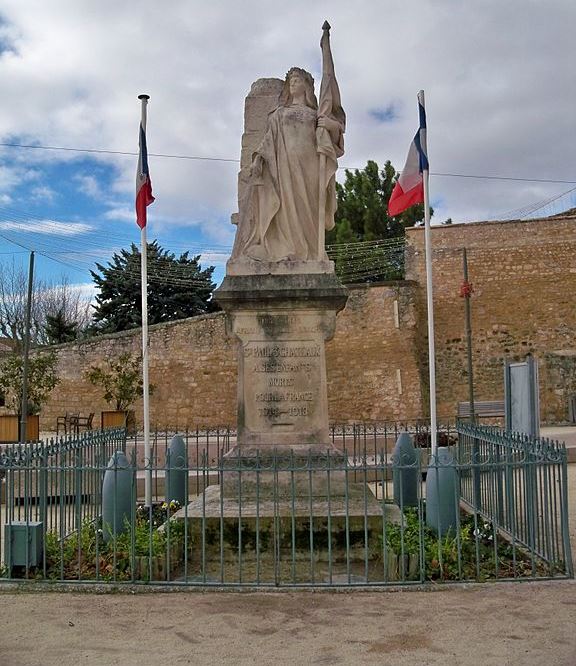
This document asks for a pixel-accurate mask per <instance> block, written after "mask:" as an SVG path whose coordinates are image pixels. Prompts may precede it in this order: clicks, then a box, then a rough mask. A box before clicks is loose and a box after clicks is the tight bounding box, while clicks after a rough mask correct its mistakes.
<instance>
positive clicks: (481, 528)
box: [381, 504, 550, 581]
mask: <svg viewBox="0 0 576 666" xmlns="http://www.w3.org/2000/svg"><path fill="white" fill-rule="evenodd" d="M424 511H425V504H424ZM381 541H382V542H384V541H385V543H386V550H387V554H388V557H389V558H390V560H391V569H392V570H394V569H396V572H397V576H398V578H399V579H402V578H405V579H406V580H419V579H420V576H421V572H420V557H421V554H422V555H423V558H424V559H423V567H422V568H423V578H424V579H425V580H428V581H456V580H478V581H484V580H489V579H491V578H492V579H494V578H523V577H530V576H533V575H538V576H546V575H548V574H549V573H550V570H549V568H547V567H546V566H545V565H544V563H543V562H542V561H534V562H533V561H532V560H531V558H530V556H529V554H528V553H526V552H525V551H522V550H521V549H520V548H518V547H514V546H513V545H512V544H511V543H510V542H509V541H508V540H506V539H504V538H503V537H501V536H500V535H499V534H498V531H497V530H496V528H495V527H494V525H493V524H492V523H491V522H490V521H488V522H486V520H485V519H483V518H482V516H480V515H478V514H475V515H470V514H469V513H466V512H461V513H460V524H459V529H458V530H457V531H449V532H448V533H447V534H445V535H444V536H443V537H438V535H437V534H436V532H435V530H433V529H431V528H430V527H428V526H427V525H426V521H425V520H420V517H419V513H418V510H417V509H415V508H407V509H405V510H404V520H403V522H402V523H401V524H400V525H391V526H390V527H389V528H388V530H387V532H386V537H385V539H384V538H382V539H381Z"/></svg>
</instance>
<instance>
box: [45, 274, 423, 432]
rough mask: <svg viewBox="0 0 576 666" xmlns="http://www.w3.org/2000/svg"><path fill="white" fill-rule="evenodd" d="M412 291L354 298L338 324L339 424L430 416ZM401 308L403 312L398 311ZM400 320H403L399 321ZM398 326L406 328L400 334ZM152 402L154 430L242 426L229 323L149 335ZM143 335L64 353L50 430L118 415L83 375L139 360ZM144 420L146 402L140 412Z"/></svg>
mask: <svg viewBox="0 0 576 666" xmlns="http://www.w3.org/2000/svg"><path fill="white" fill-rule="evenodd" d="M414 291H415V285H413V284H411V283H407V282H406V283H404V282H399V283H393V284H392V283H391V284H385V285H379V286H374V287H370V288H366V287H359V288H355V289H351V290H350V298H349V301H348V305H347V306H346V308H345V310H344V311H343V312H341V313H340V314H339V315H338V318H337V326H336V335H335V337H334V339H333V340H332V341H331V342H329V343H328V344H327V352H326V353H327V369H328V396H329V413H330V418H331V420H334V421H339V422H345V421H354V420H358V419H376V420H382V419H398V418H400V417H402V416H404V415H406V414H409V415H414V416H416V415H418V414H420V413H421V409H422V408H421V404H420V388H419V380H418V368H417V365H416V360H415V357H414V355H413V354H412V351H411V350H412V349H413V348H414V345H415V340H414V336H415V332H416V313H415V309H414V299H413V294H414ZM395 301H396V302H397V303H398V305H397V306H395V305H394V303H395ZM395 312H397V315H395ZM396 322H397V325H396ZM149 332H150V351H149V368H150V381H151V382H152V384H154V385H155V389H154V392H153V395H152V396H151V399H150V420H151V424H152V425H153V426H158V427H160V428H161V427H165V426H171V427H178V428H183V427H185V426H189V427H194V426H197V425H199V426H208V425H209V426H217V425H223V424H235V422H236V386H237V372H236V352H235V341H234V340H233V339H231V338H230V337H228V336H227V334H226V330H225V316H224V314H222V313H217V314H212V315H204V316H200V317H193V318H190V319H185V320H182V321H179V322H171V323H167V324H158V325H155V326H151V327H150V331H149ZM140 345H141V341H140V330H139V329H138V330H135V331H129V332H125V333H117V334H113V335H105V336H101V337H99V338H93V339H91V340H88V341H85V342H81V343H74V344H68V345H59V346H57V347H54V348H53V349H54V350H55V351H56V353H57V355H58V358H59V364H58V372H59V375H60V377H61V383H60V384H59V385H58V387H57V388H56V389H55V391H54V392H53V394H52V397H51V400H50V402H49V403H48V404H47V405H46V406H45V407H44V408H43V410H42V415H41V428H42V429H45V430H48V429H53V428H54V424H55V422H56V417H57V416H58V415H59V414H64V413H65V412H66V411H69V412H82V413H83V414H87V413H89V412H96V414H97V417H96V422H97V423H99V412H100V411H101V410H105V409H111V407H110V406H108V405H107V404H106V403H105V402H104V400H103V399H102V397H101V392H100V389H99V388H96V387H94V386H92V385H91V384H89V383H88V382H87V381H86V380H85V379H84V372H85V370H86V369H87V368H89V367H90V366H91V365H97V364H98V363H99V362H101V360H102V359H105V358H110V357H114V356H118V355H120V354H121V353H122V352H125V351H130V352H132V353H134V354H139V353H140ZM134 408H135V410H136V418H137V420H138V421H139V422H141V420H142V401H141V400H140V401H139V402H137V403H136V404H135V405H134Z"/></svg>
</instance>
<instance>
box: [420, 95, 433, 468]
mask: <svg viewBox="0 0 576 666" xmlns="http://www.w3.org/2000/svg"><path fill="white" fill-rule="evenodd" d="M418 101H419V102H420V104H421V105H422V108H423V109H426V105H425V103H424V91H423V90H421V91H420V92H419V93H418ZM421 140H422V137H421ZM423 148H424V152H425V154H426V155H427V154H428V146H423ZM428 179H429V169H428V168H426V169H423V171H422V181H423V185H424V246H425V252H426V306H427V310H428V373H429V374H428V377H429V382H430V436H431V445H432V455H433V456H436V455H437V453H438V425H437V419H436V349H435V344H434V298H433V291H432V239H431V237H430V236H431V234H430V197H429V188H428Z"/></svg>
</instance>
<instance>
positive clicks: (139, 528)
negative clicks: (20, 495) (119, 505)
mask: <svg viewBox="0 0 576 666" xmlns="http://www.w3.org/2000/svg"><path fill="white" fill-rule="evenodd" d="M179 508H180V505H179V504H178V503H177V502H174V501H172V502H170V503H169V504H168V503H166V502H163V503H162V504H155V505H153V506H152V507H151V509H149V508H148V507H145V506H144V505H139V506H138V507H137V509H136V516H135V521H134V528H133V529H131V525H130V522H128V521H126V525H125V530H124V531H123V532H122V533H121V534H118V535H116V536H115V537H114V536H111V537H110V538H109V540H108V541H106V540H105V538H104V537H105V535H104V530H105V529H106V526H102V524H101V522H100V520H97V521H91V520H85V521H84V523H83V524H82V527H81V528H80V530H78V531H76V532H73V533H72V534H71V535H70V536H68V537H67V538H65V539H62V540H60V539H59V537H58V534H57V533H56V532H53V531H51V532H47V533H46V537H45V538H46V551H45V574H44V570H43V569H38V570H36V571H32V572H31V573H32V576H37V577H44V575H46V577H47V578H49V579H51V580H102V581H130V580H139V581H148V580H167V579H169V575H170V573H173V572H174V571H176V569H177V568H178V566H179V565H180V564H181V563H182V561H183V558H184V523H183V522H181V521H180V522H176V521H169V520H168V519H169V517H170V515H171V514H173V513H174V512H175V511H177V510H178V509H179ZM159 527H160V529H159ZM169 572H170V573H169Z"/></svg>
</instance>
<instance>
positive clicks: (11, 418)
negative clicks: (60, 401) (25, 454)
mask: <svg viewBox="0 0 576 666" xmlns="http://www.w3.org/2000/svg"><path fill="white" fill-rule="evenodd" d="M57 363H58V359H57V357H56V355H55V354H54V353H52V352H51V353H40V354H34V355H33V356H31V357H30V358H29V360H28V382H27V384H28V390H27V395H28V409H27V411H28V414H27V422H26V439H27V441H35V440H38V439H39V436H40V419H39V417H38V414H39V413H40V409H41V407H42V405H43V404H44V403H45V402H46V401H47V400H48V397H49V396H50V393H51V391H52V389H53V388H54V387H55V386H56V385H57V384H58V382H59V381H60V379H59V377H58V375H57V374H56V365H57ZM23 374H24V370H23V358H22V356H19V355H17V354H11V355H10V356H8V357H6V358H5V359H3V360H2V362H0V393H1V394H2V395H3V398H4V402H5V406H6V408H7V410H8V411H9V412H11V413H9V414H3V415H2V416H0V441H1V442H18V441H20V421H21V408H22V378H23Z"/></svg>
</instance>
